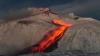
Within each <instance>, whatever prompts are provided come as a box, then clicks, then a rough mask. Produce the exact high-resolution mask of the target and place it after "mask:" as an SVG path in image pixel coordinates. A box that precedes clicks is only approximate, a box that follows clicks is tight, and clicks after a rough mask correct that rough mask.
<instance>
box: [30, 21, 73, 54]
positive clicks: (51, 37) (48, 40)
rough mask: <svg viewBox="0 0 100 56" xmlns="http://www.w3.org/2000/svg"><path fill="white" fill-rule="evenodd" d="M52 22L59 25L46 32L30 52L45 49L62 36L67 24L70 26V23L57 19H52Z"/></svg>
mask: <svg viewBox="0 0 100 56" xmlns="http://www.w3.org/2000/svg"><path fill="white" fill-rule="evenodd" d="M53 22H54V23H55V24H58V25H60V26H59V27H58V28H57V29H54V30H53V31H52V32H51V33H48V34H47V35H46V37H45V39H42V40H41V41H40V42H38V43H37V46H35V47H33V48H32V50H31V52H30V53H34V52H43V51H45V50H46V49H47V48H48V47H49V46H50V45H52V44H53V43H55V42H56V41H58V40H59V39H60V38H61V37H62V36H63V33H64V32H65V30H66V29H67V28H68V27H69V26H72V25H71V24H66V23H64V22H61V21H59V20H53Z"/></svg>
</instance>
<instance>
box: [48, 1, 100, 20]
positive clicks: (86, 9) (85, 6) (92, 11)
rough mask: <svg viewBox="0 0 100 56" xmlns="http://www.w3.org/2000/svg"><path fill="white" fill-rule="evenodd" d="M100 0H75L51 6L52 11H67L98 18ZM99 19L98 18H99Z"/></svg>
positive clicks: (64, 13) (66, 12) (64, 12)
mask: <svg viewBox="0 0 100 56" xmlns="http://www.w3.org/2000/svg"><path fill="white" fill-rule="evenodd" d="M99 6H100V0H87V1H82V2H80V0H76V1H74V2H72V3H68V4H61V5H55V6H51V7H49V8H51V9H52V10H53V11H55V12H57V13H59V14H62V15H66V14H68V13H75V14H76V15H78V16H83V17H84V16H85V17H87V16H88V17H93V18H99V16H100V13H99V11H100V7H99ZM99 20H100V19H99Z"/></svg>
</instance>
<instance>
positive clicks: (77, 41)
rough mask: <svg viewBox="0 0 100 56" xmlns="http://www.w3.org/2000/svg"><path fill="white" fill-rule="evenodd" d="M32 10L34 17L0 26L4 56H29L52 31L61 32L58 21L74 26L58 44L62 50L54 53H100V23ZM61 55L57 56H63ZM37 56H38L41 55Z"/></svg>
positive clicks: (10, 21) (3, 23)
mask: <svg viewBox="0 0 100 56" xmlns="http://www.w3.org/2000/svg"><path fill="white" fill-rule="evenodd" d="M28 10H29V11H32V13H31V14H30V15H31V16H29V17H26V18H20V19H15V20H9V21H8V20H5V21H3V22H2V23H1V24H0V55H13V56H14V55H19V54H25V53H28V52H29V49H30V48H31V47H32V46H33V45H35V44H36V43H37V42H39V41H40V40H41V39H42V38H43V37H44V35H45V34H46V33H47V32H48V31H51V30H53V29H55V28H57V26H56V25H55V24H53V23H52V20H54V19H57V20H61V21H63V22H65V23H71V24H72V25H73V26H71V27H69V28H68V29H67V30H66V32H65V33H64V36H63V37H62V38H61V39H60V40H59V41H58V45H57V46H58V47H57V48H56V49H55V50H53V52H54V53H56V52H57V51H59V52H60V51H61V52H62V51H64V50H65V51H68V50H70V51H71V50H81V51H82V52H83V53H97V52H99V51H100V22H99V21H97V20H95V19H92V18H89V19H88V18H81V17H77V18H76V17H74V15H73V17H72V18H75V19H69V18H65V17H62V16H60V15H58V14H56V13H54V12H52V11H51V10H50V9H48V8H46V9H45V10H43V11H41V10H39V9H37V8H29V9H28ZM53 52H51V53H53ZM59 52H58V54H57V55H58V56H59V55H62V54H60V53H59ZM33 55H34V56H35V55H37V56H38V55H39V54H33ZM43 55H45V54H43ZM53 55H56V54H53ZM22 56H23V55H22ZM25 56H27V55H25ZM29 56H31V55H29ZM40 56H42V54H40ZM45 56H50V55H45Z"/></svg>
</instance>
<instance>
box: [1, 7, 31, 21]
mask: <svg viewBox="0 0 100 56" xmlns="http://www.w3.org/2000/svg"><path fill="white" fill-rule="evenodd" d="M31 13H32V9H31V10H29V8H27V9H21V10H9V12H1V13H0V19H1V20H11V19H18V18H23V17H28V16H30V15H31Z"/></svg>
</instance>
